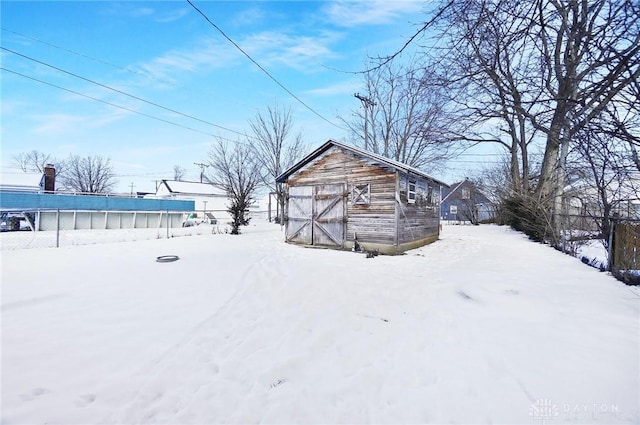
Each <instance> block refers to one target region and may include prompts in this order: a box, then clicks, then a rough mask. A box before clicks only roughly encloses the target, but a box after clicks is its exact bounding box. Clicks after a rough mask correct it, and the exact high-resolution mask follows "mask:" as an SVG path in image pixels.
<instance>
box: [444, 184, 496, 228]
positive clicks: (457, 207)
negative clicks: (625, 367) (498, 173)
mask: <svg viewBox="0 0 640 425" xmlns="http://www.w3.org/2000/svg"><path fill="white" fill-rule="evenodd" d="M495 215H496V214H495V206H494V205H493V203H492V202H491V201H490V200H489V198H487V197H486V196H485V195H484V194H483V193H482V192H481V191H480V190H479V189H478V188H477V187H476V185H475V184H473V182H472V181H470V180H468V179H465V180H463V181H461V182H458V183H454V184H452V185H451V187H450V188H448V189H444V190H443V191H442V202H441V203H440V217H441V218H442V219H443V220H453V221H469V222H471V223H473V224H478V223H483V222H489V221H491V220H493V219H494V218H495Z"/></svg>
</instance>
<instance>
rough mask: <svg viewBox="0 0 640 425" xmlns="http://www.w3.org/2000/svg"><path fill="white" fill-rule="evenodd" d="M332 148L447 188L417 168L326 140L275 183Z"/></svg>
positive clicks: (446, 185)
mask: <svg viewBox="0 0 640 425" xmlns="http://www.w3.org/2000/svg"><path fill="white" fill-rule="evenodd" d="M334 146H335V147H338V148H341V149H343V150H346V151H349V152H352V153H354V154H356V155H359V156H362V157H364V158H367V159H370V160H372V161H374V162H377V163H380V164H382V165H386V166H388V167H391V168H394V169H396V170H401V171H404V172H406V173H411V174H416V175H418V176H422V177H424V178H427V179H430V180H433V181H435V182H436V183H438V184H441V185H443V186H445V187H449V185H448V184H446V183H444V182H443V181H440V180H438V179H436V178H434V177H431V176H429V175H427V174H425V173H424V172H423V171H420V170H418V169H417V168H414V167H411V166H409V165H407V164H403V163H401V162H398V161H394V160H392V159H389V158H385V157H384V156H381V155H378V154H375V153H373V152H368V151H365V150H364V149H360V148H357V147H355V146H351V145H348V144H346V143H342V142H336V141H335V140H328V141H327V142H325V143H324V144H323V145H322V146H320V147H319V148H318V149H316V150H315V151H313V152H311V153H310V154H309V155H307V156H306V157H305V158H303V159H302V160H301V161H299V162H298V163H297V164H295V165H294V166H293V167H291V168H289V169H288V170H287V171H285V172H284V173H282V174H280V175H279V176H278V177H276V182H278V183H284V182H285V181H286V180H287V178H288V177H289V176H290V175H291V174H293V173H295V172H296V171H298V170H300V169H301V168H303V167H304V166H305V165H307V164H309V163H310V162H311V161H313V160H314V159H315V158H316V157H318V156H319V155H321V154H323V153H324V152H326V151H328V150H329V149H331V148H332V147H334Z"/></svg>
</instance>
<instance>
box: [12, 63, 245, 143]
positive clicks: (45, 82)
mask: <svg viewBox="0 0 640 425" xmlns="http://www.w3.org/2000/svg"><path fill="white" fill-rule="evenodd" d="M0 70H3V71H6V72H10V73H12V74H15V75H18V76H20V77H23V78H27V79H29V80H33V81H37V82H38V83H42V84H45V85H47V86H51V87H55V88H57V89H60V90H64V91H66V92H69V93H73V94H75V95H77V96H82V97H85V98H87V99H91V100H94V101H96V102H100V103H104V104H105V105H109V106H112V107H114V108H119V109H123V110H125V111H128V112H132V113H134V114H138V115H142V116H144V117H147V118H151V119H154V120H157V121H161V122H164V123H166V124H171V125H174V126H176V127H181V128H184V129H186V130H191V131H195V132H196V133H200V134H204V135H207V136H213V137H218V138H220V139H223V140H227V141H229V142H233V143H236V141H235V140H231V139H227V138H225V137H222V136H220V135H217V134H213V133H207V132H204V131H201V130H198V129H195V128H193V127H187V126H186V125H182V124H178V123H175V122H172V121H169V120H165V119H164V118H159V117H156V116H153V115H149V114H145V113H144V112H140V111H136V110H135V109H131V108H127V107H125V106H121V105H117V104H115V103H111V102H107V101H106V100H102V99H98V98H96V97H93V96H89V95H87V94H84V93H80V92H77V91H75V90H71V89H68V88H65V87H62V86H58V85H56V84H53V83H49V82H47V81H43V80H40V79H38V78H35V77H31V76H29V75H25V74H22V73H20V72H17V71H13V70H11V69H8V68H5V67H2V66H0Z"/></svg>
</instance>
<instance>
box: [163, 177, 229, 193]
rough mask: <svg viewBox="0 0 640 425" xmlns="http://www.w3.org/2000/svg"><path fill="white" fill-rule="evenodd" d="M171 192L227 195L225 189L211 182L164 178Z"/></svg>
mask: <svg viewBox="0 0 640 425" xmlns="http://www.w3.org/2000/svg"><path fill="white" fill-rule="evenodd" d="M162 183H164V184H165V185H166V186H167V188H168V189H169V191H170V192H171V193H188V194H192V195H209V196H212V195H220V196H226V193H225V191H224V190H222V189H220V188H219V187H217V186H214V185H212V184H211V183H200V182H185V181H176V180H163V181H162Z"/></svg>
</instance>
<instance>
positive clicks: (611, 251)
mask: <svg viewBox="0 0 640 425" xmlns="http://www.w3.org/2000/svg"><path fill="white" fill-rule="evenodd" d="M615 232H616V222H615V220H611V230H610V231H609V247H608V249H607V251H609V252H607V259H608V263H609V264H608V266H609V271H610V272H612V271H613V254H614V249H613V241H614V240H615V238H614V233H615Z"/></svg>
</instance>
